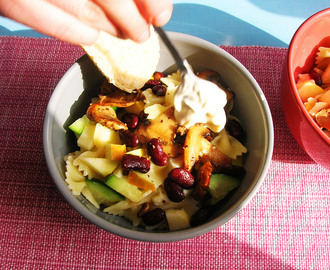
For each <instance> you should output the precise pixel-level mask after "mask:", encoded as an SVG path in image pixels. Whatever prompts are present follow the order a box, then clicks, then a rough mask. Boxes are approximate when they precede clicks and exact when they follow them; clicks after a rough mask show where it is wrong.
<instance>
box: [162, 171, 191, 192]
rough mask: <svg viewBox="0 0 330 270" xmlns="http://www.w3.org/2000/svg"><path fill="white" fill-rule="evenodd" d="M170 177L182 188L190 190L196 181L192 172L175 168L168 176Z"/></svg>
mask: <svg viewBox="0 0 330 270" xmlns="http://www.w3.org/2000/svg"><path fill="white" fill-rule="evenodd" d="M168 177H169V178H170V179H171V180H172V181H174V182H175V183H177V184H178V185H179V186H180V187H182V188H185V189H188V188H192V186H193V185H194V182H195V179H194V177H193V176H192V174H191V173H190V172H188V171H187V170H185V169H183V168H175V169H173V170H172V171H170V173H169V174H168Z"/></svg>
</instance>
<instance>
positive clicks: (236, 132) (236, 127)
mask: <svg viewBox="0 0 330 270" xmlns="http://www.w3.org/2000/svg"><path fill="white" fill-rule="evenodd" d="M226 130H227V131H228V133H229V134H230V135H231V136H233V137H234V138H236V139H237V140H239V141H240V142H243V141H244V140H245V131H244V130H243V128H242V126H241V124H240V123H239V122H238V121H237V120H235V119H229V120H228V121H227V123H226Z"/></svg>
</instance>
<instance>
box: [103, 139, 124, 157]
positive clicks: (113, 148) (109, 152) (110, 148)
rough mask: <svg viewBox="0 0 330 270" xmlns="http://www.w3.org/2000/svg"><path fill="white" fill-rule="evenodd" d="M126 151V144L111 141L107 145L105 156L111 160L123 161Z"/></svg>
mask: <svg viewBox="0 0 330 270" xmlns="http://www.w3.org/2000/svg"><path fill="white" fill-rule="evenodd" d="M125 153H126V145H125V144H115V143H110V144H107V145H106V147H105V157H106V158H107V159H110V160H117V161H121V159H122V158H123V155H125Z"/></svg>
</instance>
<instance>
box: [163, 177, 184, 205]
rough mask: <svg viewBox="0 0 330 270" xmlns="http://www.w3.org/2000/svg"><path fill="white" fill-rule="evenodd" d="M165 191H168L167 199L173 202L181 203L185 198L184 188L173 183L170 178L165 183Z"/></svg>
mask: <svg viewBox="0 0 330 270" xmlns="http://www.w3.org/2000/svg"><path fill="white" fill-rule="evenodd" d="M164 189H165V191H166V194H167V197H168V198H169V199H170V200H171V201H172V202H181V201H183V200H184V198H185V195H184V193H183V189H182V187H180V186H179V185H178V184H177V183H175V182H173V181H172V180H171V179H170V178H168V177H167V178H166V179H165V181H164Z"/></svg>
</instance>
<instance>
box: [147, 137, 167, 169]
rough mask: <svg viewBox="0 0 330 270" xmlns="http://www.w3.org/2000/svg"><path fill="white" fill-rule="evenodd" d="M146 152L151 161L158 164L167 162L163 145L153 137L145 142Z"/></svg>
mask: <svg viewBox="0 0 330 270" xmlns="http://www.w3.org/2000/svg"><path fill="white" fill-rule="evenodd" d="M147 150H148V154H149V156H150V157H151V161H152V162H153V163H155V164H156V165H158V166H165V165H166V164H167V162H168V156H167V155H166V153H165V152H164V150H163V145H162V143H161V141H160V140H158V139H156V138H153V139H151V140H150V141H149V142H148V143H147Z"/></svg>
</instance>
